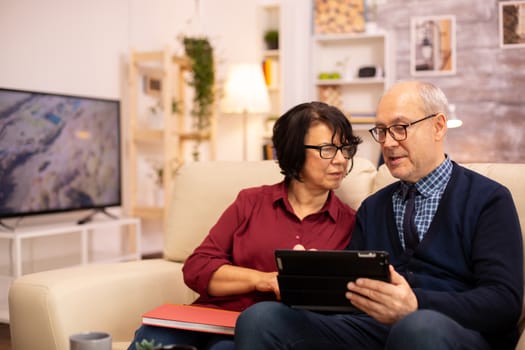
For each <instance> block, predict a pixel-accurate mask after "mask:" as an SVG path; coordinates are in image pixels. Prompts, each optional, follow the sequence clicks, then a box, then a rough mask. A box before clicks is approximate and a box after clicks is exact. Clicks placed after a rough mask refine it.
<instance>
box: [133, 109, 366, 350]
mask: <svg viewBox="0 0 525 350" xmlns="http://www.w3.org/2000/svg"><path fill="white" fill-rule="evenodd" d="M272 141H273V144H274V147H275V151H276V154H277V161H278V163H279V167H280V169H281V173H282V174H283V175H284V179H283V180H282V181H281V182H279V183H276V184H273V185H264V186H260V187H254V188H248V189H244V190H242V191H240V192H239V194H238V196H237V198H236V199H235V201H234V202H233V203H232V204H231V205H230V206H229V207H228V208H227V209H226V210H225V211H224V213H223V214H222V216H221V217H220V218H219V220H218V221H217V223H216V224H215V225H214V226H213V227H212V228H211V230H210V232H209V234H208V235H207V236H206V238H205V239H204V241H203V242H202V243H201V244H200V245H199V246H198V247H197V248H196V249H195V251H194V252H193V254H192V255H190V257H189V258H188V259H187V261H186V262H185V264H184V268H183V272H184V279H185V282H186V284H187V285H188V286H189V287H190V288H192V289H193V290H195V291H196V292H198V293H199V295H200V296H199V298H198V299H197V300H196V301H195V302H194V304H196V305H203V306H208V307H217V308H222V309H227V310H235V311H242V310H244V309H246V308H247V307H248V306H250V305H252V304H254V303H256V302H259V301H263V300H277V299H279V287H278V284H277V272H276V271H277V269H276V266H275V259H274V251H275V250H276V249H344V248H345V247H346V246H347V245H348V243H349V240H350V233H351V232H352V229H353V227H354V223H355V212H354V210H353V209H351V208H350V207H349V206H348V205H346V204H345V203H343V202H342V201H341V200H340V199H339V198H338V197H337V196H336V195H335V194H334V192H333V190H335V189H337V188H338V187H339V186H340V184H341V181H343V179H344V178H345V176H346V175H347V174H348V173H349V172H350V170H351V169H352V165H353V157H354V155H355V153H356V150H357V145H358V144H359V143H360V142H361V139H360V138H359V137H357V136H355V135H354V134H353V132H352V126H351V124H350V122H349V121H348V119H347V118H346V116H345V115H344V114H343V113H342V112H341V111H340V110H339V109H337V108H335V107H333V106H329V105H327V104H325V103H322V102H310V103H303V104H299V105H297V106H295V107H293V108H292V109H290V110H289V111H287V112H286V113H285V114H283V115H282V116H281V117H280V118H279V119H278V120H277V121H276V123H275V126H274V128H273V137H272ZM142 339H147V340H152V339H153V340H155V341H156V342H160V343H162V344H189V345H194V346H196V347H198V349H199V350H201V349H212V348H213V349H218V348H220V347H221V346H226V347H231V346H233V345H232V344H233V343H232V342H231V340H232V337H231V336H227V335H218V334H211V333H201V332H196V331H186V330H179V329H172V328H162V327H153V326H145V325H143V326H141V327H140V328H139V329H138V330H137V332H136V334H135V339H134V341H133V343H132V344H131V345H130V347H129V349H134V344H135V342H140V341H141V340H142Z"/></svg>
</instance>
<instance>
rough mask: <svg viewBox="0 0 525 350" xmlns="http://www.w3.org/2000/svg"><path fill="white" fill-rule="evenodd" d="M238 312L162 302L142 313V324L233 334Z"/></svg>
mask: <svg viewBox="0 0 525 350" xmlns="http://www.w3.org/2000/svg"><path fill="white" fill-rule="evenodd" d="M238 316H239V312H236V311H229V310H222V309H214V308H210V307H204V306H197V305H185V304H164V305H161V306H159V307H157V308H155V309H153V310H151V311H148V312H146V313H145V314H144V315H142V324H145V325H150V326H159V327H168V328H178V329H185V330H191V331H200V332H207V333H218V334H230V335H233V333H234V330H235V322H236V321H237V317H238Z"/></svg>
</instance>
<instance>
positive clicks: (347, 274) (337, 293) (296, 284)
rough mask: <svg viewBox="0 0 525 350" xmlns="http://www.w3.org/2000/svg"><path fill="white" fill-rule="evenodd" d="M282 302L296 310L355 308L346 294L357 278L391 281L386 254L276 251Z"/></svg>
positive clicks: (336, 251)
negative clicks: (350, 283)
mask: <svg viewBox="0 0 525 350" xmlns="http://www.w3.org/2000/svg"><path fill="white" fill-rule="evenodd" d="M275 260H276V263H277V269H278V272H279V274H278V276H277V280H278V282H279V289H280V292H281V301H282V302H283V303H285V304H287V305H290V306H291V307H294V308H299V309H308V310H313V311H323V312H341V313H344V312H356V311H358V310H357V309H356V308H355V307H354V306H353V305H352V304H351V303H350V301H349V300H348V299H346V297H345V293H346V292H347V288H346V285H347V284H348V282H350V281H354V280H355V279H357V278H359V277H365V278H373V279H377V280H381V281H385V282H390V273H389V270H388V264H389V260H388V253H387V252H384V251H369V250H367V251H363V250H359V251H356V250H276V251H275Z"/></svg>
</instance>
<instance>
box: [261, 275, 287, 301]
mask: <svg viewBox="0 0 525 350" xmlns="http://www.w3.org/2000/svg"><path fill="white" fill-rule="evenodd" d="M255 290H257V291H259V292H273V293H274V294H275V296H276V297H277V299H278V300H280V299H281V293H280V291H279V284H278V283H277V272H259V279H258V280H257V281H256V282H255Z"/></svg>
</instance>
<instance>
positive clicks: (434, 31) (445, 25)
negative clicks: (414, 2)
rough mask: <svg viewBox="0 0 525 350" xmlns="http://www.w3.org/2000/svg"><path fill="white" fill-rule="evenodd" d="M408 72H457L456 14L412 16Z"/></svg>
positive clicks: (414, 73) (423, 73) (436, 73)
mask: <svg viewBox="0 0 525 350" xmlns="http://www.w3.org/2000/svg"><path fill="white" fill-rule="evenodd" d="M410 73H411V74H412V75H413V76H421V75H453V74H456V17H455V16H453V15H443V16H421V17H412V18H411V20H410Z"/></svg>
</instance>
